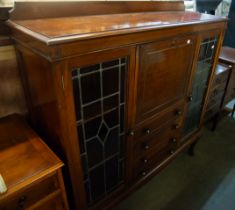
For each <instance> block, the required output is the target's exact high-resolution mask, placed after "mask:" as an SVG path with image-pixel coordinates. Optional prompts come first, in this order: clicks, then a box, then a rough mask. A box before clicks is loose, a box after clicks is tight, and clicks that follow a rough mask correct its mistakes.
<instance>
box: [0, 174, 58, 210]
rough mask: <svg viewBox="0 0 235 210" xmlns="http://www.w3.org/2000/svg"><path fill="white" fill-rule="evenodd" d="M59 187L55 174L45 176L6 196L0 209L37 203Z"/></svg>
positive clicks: (12, 209) (24, 207)
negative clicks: (39, 180)
mask: <svg viewBox="0 0 235 210" xmlns="http://www.w3.org/2000/svg"><path fill="white" fill-rule="evenodd" d="M57 189H59V184H58V181H57V178H56V177H55V176H53V177H50V178H47V179H45V180H43V181H41V182H40V183H37V184H35V185H32V186H29V187H28V188H26V189H24V190H22V191H20V192H19V193H17V194H15V195H13V196H12V197H10V198H6V200H4V201H3V202H2V203H1V204H0V209H1V210H19V209H26V208H28V207H30V206H31V205H33V204H35V203H37V202H38V201H39V200H41V199H43V198H45V197H46V196H48V195H50V194H51V193H53V192H54V191H56V190H57Z"/></svg>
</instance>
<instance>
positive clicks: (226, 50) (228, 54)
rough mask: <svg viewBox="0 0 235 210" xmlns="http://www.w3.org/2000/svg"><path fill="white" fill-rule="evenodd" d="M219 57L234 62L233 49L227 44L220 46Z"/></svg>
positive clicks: (234, 54)
mask: <svg viewBox="0 0 235 210" xmlns="http://www.w3.org/2000/svg"><path fill="white" fill-rule="evenodd" d="M219 58H220V59H222V60H225V61H228V62H230V63H232V64H235V49H234V48H232V47H227V46H225V47H222V49H221V53H220V57H219Z"/></svg>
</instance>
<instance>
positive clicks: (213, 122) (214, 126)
mask: <svg viewBox="0 0 235 210" xmlns="http://www.w3.org/2000/svg"><path fill="white" fill-rule="evenodd" d="M219 116H220V115H219V114H216V115H215V116H214V118H213V120H212V128H211V130H212V131H215V130H216V128H217V124H218V121H219Z"/></svg>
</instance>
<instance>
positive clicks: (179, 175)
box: [115, 117, 235, 210]
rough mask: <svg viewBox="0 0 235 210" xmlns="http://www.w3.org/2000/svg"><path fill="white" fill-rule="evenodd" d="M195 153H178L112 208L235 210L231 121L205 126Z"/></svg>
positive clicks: (234, 123) (233, 123) (234, 140)
mask: <svg viewBox="0 0 235 210" xmlns="http://www.w3.org/2000/svg"><path fill="white" fill-rule="evenodd" d="M195 152H196V155H195V156H194V157H190V156H188V155H187V154H181V155H180V156H178V157H177V158H176V160H174V161H173V162H172V163H171V164H170V165H169V166H167V167H166V168H165V169H163V170H162V171H161V172H160V173H159V174H157V175H156V176H155V177H154V178H153V179H151V181H149V182H148V183H147V184H145V185H144V186H143V187H141V188H140V189H139V190H138V191H136V192H134V193H133V194H131V195H130V196H129V197H128V198H127V199H126V200H124V201H122V202H121V203H120V204H119V205H118V206H117V207H116V208H115V210H235V120H231V118H229V117H226V118H224V119H223V120H222V121H221V122H220V123H219V124H218V127H217V130H216V131H215V132H211V131H209V130H208V129H207V128H205V129H204V130H203V137H202V138H201V140H200V141H199V143H198V144H197V146H196V150H195Z"/></svg>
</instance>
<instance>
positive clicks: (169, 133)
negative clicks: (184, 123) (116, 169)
mask: <svg viewBox="0 0 235 210" xmlns="http://www.w3.org/2000/svg"><path fill="white" fill-rule="evenodd" d="M180 120H181V119H177V120H173V121H170V122H167V123H165V124H164V125H163V126H161V127H160V128H158V129H157V130H155V132H154V133H153V134H148V136H147V137H145V138H142V139H135V143H134V159H135V161H137V162H138V160H139V159H140V158H142V157H143V156H144V157H151V156H153V155H154V154H156V153H158V152H160V151H161V150H163V149H164V148H166V147H168V145H176V144H177V142H178V139H179V134H180V130H181V129H180V126H181V122H179V121H180ZM175 125H179V127H178V128H176V127H175Z"/></svg>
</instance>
